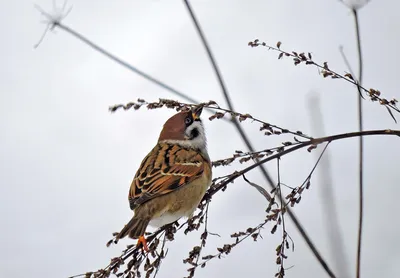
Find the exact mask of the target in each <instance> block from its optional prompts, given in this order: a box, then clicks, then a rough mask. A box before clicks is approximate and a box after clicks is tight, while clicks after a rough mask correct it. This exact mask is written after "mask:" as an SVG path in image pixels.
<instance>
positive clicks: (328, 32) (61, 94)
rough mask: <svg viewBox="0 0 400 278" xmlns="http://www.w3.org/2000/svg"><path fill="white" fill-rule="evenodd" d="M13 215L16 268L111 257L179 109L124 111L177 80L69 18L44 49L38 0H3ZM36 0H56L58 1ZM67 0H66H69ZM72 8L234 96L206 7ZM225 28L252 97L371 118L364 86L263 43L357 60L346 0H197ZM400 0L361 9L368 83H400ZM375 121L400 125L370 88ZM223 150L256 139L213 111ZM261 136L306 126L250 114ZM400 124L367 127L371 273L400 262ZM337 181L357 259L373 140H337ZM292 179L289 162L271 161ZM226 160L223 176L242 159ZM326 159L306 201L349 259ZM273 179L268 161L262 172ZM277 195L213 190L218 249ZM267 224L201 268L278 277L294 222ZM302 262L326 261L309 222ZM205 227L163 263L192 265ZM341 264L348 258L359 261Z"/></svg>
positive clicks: (268, 113) (195, 87)
mask: <svg viewBox="0 0 400 278" xmlns="http://www.w3.org/2000/svg"><path fill="white" fill-rule="evenodd" d="M0 3H1V6H0V15H1V16H0V21H1V24H0V30H1V36H2V43H1V44H0V50H1V51H0V53H1V60H2V63H1V67H0V69H1V75H0V76H1V82H0V86H1V88H0V92H1V94H0V97H1V99H0V113H1V114H0V129H1V133H0V140H1V141H0V143H1V144H0V154H1V155H0V184H1V186H0V196H1V197H0V198H1V202H0V217H1V223H2V226H1V237H0V246H1V253H0V254H1V258H0V261H1V263H0V276H1V277H67V276H70V275H74V274H78V273H82V272H86V271H90V270H97V269H99V268H102V267H105V266H106V265H107V264H108V262H109V259H110V258H111V257H115V256H117V255H119V254H120V250H121V249H122V248H123V247H124V246H125V245H126V244H129V243H131V241H129V240H124V241H122V242H120V244H118V245H117V246H112V247H110V248H106V247H105V243H106V242H107V241H108V240H109V239H110V236H111V233H112V232H115V231H118V230H119V229H120V228H121V227H122V226H123V225H124V224H125V223H126V221H128V219H129V218H130V216H131V211H130V210H129V207H128V202H127V193H128V188H129V185H130V182H131V179H132V177H133V175H134V173H135V171H136V169H137V167H138V166H139V163H140V161H141V159H142V158H143V157H144V156H145V155H146V154H147V152H148V151H149V150H150V149H151V148H152V147H153V145H154V144H155V142H156V138H157V136H158V133H159V132H160V129H161V125H162V124H163V122H164V121H165V120H166V119H167V118H168V117H169V116H171V115H172V114H173V111H171V110H166V109H163V110H157V111H146V110H145V109H143V110H141V111H138V112H133V111H130V112H119V113H116V114H113V115H111V114H110V113H109V112H108V107H109V106H110V105H112V104H115V103H124V102H128V101H131V100H135V99H137V98H138V97H142V98H145V99H146V100H157V99H158V98H159V97H163V98H173V99H176V97H175V96H173V95H171V94H170V93H168V92H166V91H164V90H162V89H160V88H159V87H156V86H155V85H153V84H151V83H149V82H148V81H146V80H144V79H142V78H141V77H139V76H136V75H135V74H132V73H131V72H129V71H127V70H126V69H124V68H122V67H120V66H119V65H117V64H115V63H114V62H112V61H110V60H109V59H107V58H105V57H104V56H102V55H100V54H99V53H97V52H95V51H93V50H92V49H90V48H89V47H87V46H86V45H84V44H82V43H81V42H80V41H78V40H76V39H75V38H73V37H71V36H70V35H69V34H67V33H65V32H63V31H61V30H56V31H55V33H56V34H53V33H49V34H48V35H47V36H46V38H45V40H44V41H43V43H42V44H41V45H40V47H39V48H38V49H33V45H34V44H35V43H36V42H37V41H38V39H39V38H40V36H41V34H42V32H43V30H44V27H45V26H44V25H42V24H40V23H39V21H40V20H41V19H42V18H41V16H40V15H39V13H38V12H37V11H36V10H35V9H34V8H33V3H32V2H31V1H1V2H0ZM35 3H37V4H39V5H41V6H42V7H43V8H45V9H46V10H51V6H52V4H51V1H48V0H46V1H45V0H43V1H36V2H35ZM61 4H62V3H60V4H59V5H61ZM69 4H72V5H73V10H72V12H71V13H70V15H69V16H68V17H67V18H66V19H65V21H64V23H65V24H66V25H68V26H70V27H72V28H74V29H75V30H77V31H79V32H81V33H82V34H84V35H86V36H88V37H89V38H90V39H91V40H93V41H94V42H96V43H98V44H99V45H101V46H102V47H104V48H106V49H107V50H109V51H111V52H112V53H115V54H116V55H117V56H119V57H121V58H123V59H124V60H125V61H127V62H129V63H131V64H133V65H135V66H137V67H138V68H140V69H141V70H143V71H145V72H148V73H150V74H151V75H153V76H154V77H156V78H159V79H161V80H163V81H165V82H167V83H168V84H171V85H172V86H173V87H175V88H177V89H179V90H181V91H183V92H185V93H187V94H190V95H191V96H193V97H195V98H196V99H199V100H201V101H207V100H210V99H213V100H215V101H217V102H218V103H220V104H221V105H224V100H223V98H222V95H221V93H220V90H219V86H218V83H217V82H216V79H215V76H214V74H213V72H212V69H211V67H210V64H209V61H208V59H207V57H206V55H205V51H204V49H203V47H202V45H201V43H200V41H199V38H198V37H197V34H196V32H195V30H194V27H193V25H192V23H191V21H190V18H189V16H188V14H187V12H186V10H185V8H184V6H183V4H182V3H181V2H180V1H144V0H140V1H112V2H111V1H70V3H69ZM192 6H193V9H194V10H195V12H196V14H197V16H198V19H199V21H200V22H201V24H202V26H203V28H204V31H205V33H206V36H207V38H208V40H209V42H210V44H211V47H212V49H213V51H214V54H215V56H216V58H217V61H218V63H219V66H220V68H221V70H222V72H223V75H224V78H225V81H226V83H227V86H228V89H229V91H230V93H231V95H232V98H233V100H234V104H235V107H236V110H238V111H240V112H244V113H246V112H250V113H252V114H253V115H254V116H256V117H259V118H262V119H264V120H266V121H268V122H271V123H274V124H277V125H280V126H283V127H287V128H290V129H294V130H302V131H303V132H306V133H307V132H308V133H311V130H312V122H313V120H312V118H311V116H310V109H309V106H308V99H309V97H310V96H311V95H319V97H320V102H321V109H322V111H323V122H324V126H325V131H326V134H335V133H342V132H349V131H353V130H356V128H357V122H356V92H355V88H354V87H353V86H351V85H350V84H347V83H346V82H343V81H341V80H329V79H326V80H324V79H323V78H322V77H321V76H320V75H319V74H318V71H317V69H316V68H313V67H306V66H297V67H294V66H293V64H292V62H291V60H289V59H284V60H283V61H279V60H277V55H278V54H277V53H275V52H272V51H267V50H266V49H262V48H256V49H252V48H250V47H248V46H247V43H248V42H249V41H250V40H253V39H255V38H259V39H260V40H263V41H266V42H267V43H269V44H272V45H274V44H275V43H276V42H277V41H279V40H280V41H282V42H283V45H282V48H284V49H286V50H288V51H290V50H296V51H298V52H301V51H306V52H312V53H313V57H314V59H315V60H316V61H320V62H324V61H329V65H330V67H331V68H333V69H336V70H337V71H339V72H343V71H345V70H346V66H345V64H344V62H343V59H342V58H341V56H340V53H339V50H338V47H339V45H343V46H344V48H345V52H346V54H347V56H348V58H349V60H350V62H351V63H352V65H354V68H356V66H355V65H356V61H357V60H356V52H355V49H356V48H355V39H354V38H355V37H354V28H353V17H352V16H351V13H350V12H349V10H348V9H346V8H345V7H344V6H343V5H342V4H340V3H339V2H338V1H334V0H330V1H320V0H304V1H288V0H283V1H272V0H269V1H246V2H245V1H210V0H208V1H206V0H201V1H200V0H199V1H192ZM398 9H399V5H398V4H397V2H396V1H389V0H386V1H384V0H382V1H372V2H370V3H369V4H368V5H367V6H366V7H364V8H363V9H362V10H361V11H360V20H361V21H360V22H361V33H362V43H363V50H364V63H365V71H364V72H365V75H364V84H365V86H366V87H367V88H369V87H374V88H378V89H380V90H381V91H382V92H383V94H384V95H385V96H386V97H388V98H391V97H396V96H397V98H399V93H398V91H397V87H398V64H399V58H398V49H399V48H400V40H399V36H398V34H399V33H398V30H399V26H400V18H399V17H398ZM363 105H364V111H365V121H364V122H365V129H383V128H391V129H399V127H398V125H396V124H395V123H394V122H393V121H392V119H391V118H390V116H389V115H388V113H387V112H386V110H385V109H384V108H383V107H380V106H379V105H378V104H376V103H371V102H370V101H364V102H363ZM205 125H206V129H207V135H208V140H209V153H210V156H211V157H212V159H221V158H224V157H227V156H229V155H231V154H232V153H233V152H234V150H236V149H243V150H244V149H245V148H244V145H243V143H242V141H241V139H240V138H239V137H238V136H237V134H236V131H235V130H234V128H233V126H231V125H227V124H226V123H225V122H223V121H213V122H208V121H206V122H205ZM243 126H244V127H245V129H246V130H247V131H248V132H249V134H250V136H251V138H252V140H253V142H254V144H255V145H256V146H257V148H258V149H262V148H267V147H272V146H275V145H278V144H280V142H282V141H286V140H289V139H291V138H292V137H291V136H288V137H286V138H284V137H282V136H279V137H264V136H262V134H261V133H260V132H258V126H257V125H253V124H251V123H250V122H246V123H244V124H243ZM398 144H399V139H398V138H395V137H368V138H366V139H365V148H366V155H365V159H366V165H365V202H366V209H365V222H364V228H365V229H364V244H363V249H362V251H363V256H362V274H363V277H378V276H380V277H398V276H400V267H399V266H398V262H399V260H400V251H399V250H400V249H399V247H400V244H399V242H398V234H399V221H398V215H397V212H396V210H397V202H398V193H399V189H398V185H399V178H400V174H399V171H398V170H399V166H398V165H399V164H398V157H399V155H400V148H399V147H398V146H399V145H398ZM317 154H318V152H315V153H314V154H308V153H307V152H306V151H301V152H298V153H294V154H291V155H289V156H286V157H285V158H284V159H283V160H282V164H281V165H282V170H281V172H282V182H284V183H286V184H288V185H291V186H296V185H299V184H300V183H301V182H302V181H303V179H304V178H305V177H306V176H307V174H308V172H309V170H310V169H311V167H312V166H313V164H314V162H315V159H316V155H317ZM329 155H330V158H331V164H332V169H331V171H332V176H333V188H334V196H335V201H336V203H337V205H338V208H337V209H338V215H339V219H340V227H336V229H339V230H341V231H342V232H343V234H344V244H345V250H344V251H345V254H346V260H347V262H348V266H349V271H350V273H351V274H352V275H353V274H354V268H355V267H354V265H355V264H354V262H355V255H356V237H357V234H356V229H357V213H358V210H357V206H358V203H357V192H358V189H357V188H358V185H357V140H356V139H348V140H344V141H341V142H336V143H334V144H332V145H331V146H330V148H329ZM267 166H268V169H269V170H270V172H271V173H272V174H273V175H274V178H275V179H276V165H275V163H274V162H272V163H270V164H268V165H267ZM242 167H245V165H238V164H233V165H232V166H229V167H226V168H217V169H215V171H214V176H219V175H222V174H225V173H229V172H232V171H234V170H235V169H240V168H242ZM318 173H320V172H319V171H318V170H317V172H316V175H315V176H314V178H313V180H312V186H311V190H309V191H307V192H305V193H304V196H303V198H302V202H301V203H300V204H299V205H298V206H296V208H295V212H296V214H297V215H298V217H299V219H300V220H301V221H302V223H303V225H304V226H305V227H306V229H307V231H308V233H309V234H310V236H311V237H312V239H313V240H314V241H315V243H316V244H317V246H318V247H319V250H320V251H321V252H322V254H323V255H324V257H325V258H326V259H327V260H328V262H330V264H331V266H332V267H333V266H334V262H333V261H334V260H333V256H332V253H331V251H332V248H331V246H330V244H329V242H330V241H329V236H328V232H327V226H326V225H325V223H326V220H327V219H325V217H324V213H323V211H321V209H322V208H323V207H322V204H323V203H324V202H325V200H324V199H323V198H322V197H321V190H322V188H323V186H324V185H323V184H322V183H321V182H320V179H318ZM247 177H248V178H250V179H251V180H252V181H254V182H257V183H259V184H261V185H264V181H263V179H262V177H261V176H260V174H259V171H253V172H252V173H251V174H249V175H248V176H247ZM265 207H266V203H265V200H264V199H263V198H262V196H261V195H259V194H258V193H257V192H256V190H254V189H253V188H250V187H249V186H248V185H247V184H245V183H244V182H243V181H242V180H241V179H238V180H237V181H236V182H235V183H234V184H230V185H229V188H228V190H227V191H226V192H225V193H222V194H218V195H216V196H215V198H214V199H213V202H212V204H211V206H210V217H209V229H210V231H212V232H216V233H219V234H221V235H222V238H221V239H219V238H213V237H212V238H210V240H209V242H208V245H207V248H206V251H205V253H204V254H208V253H214V252H215V251H216V250H215V247H216V245H218V246H220V245H222V244H224V243H227V242H231V239H230V238H229V235H230V234H231V233H233V232H235V231H239V230H244V229H246V228H247V227H249V226H254V225H256V224H257V223H259V222H261V221H262V219H263V218H264V216H265V212H264V210H265ZM328 221H329V219H328ZM270 228H271V226H267V229H265V231H264V232H263V234H262V235H263V237H264V239H263V240H259V241H258V242H257V243H254V242H252V240H248V241H246V242H243V244H241V245H239V246H238V247H237V248H235V249H234V250H233V252H232V253H231V254H230V255H229V256H227V257H226V258H224V259H221V260H219V261H216V260H215V261H212V262H210V263H209V265H208V266H207V267H206V268H205V269H199V271H198V272H197V277H220V276H222V277H273V274H274V273H275V272H276V270H277V267H276V265H275V251H274V250H275V247H276V246H277V245H278V244H279V242H280V233H276V234H275V235H271V234H270V233H269V229H270ZM288 231H289V233H290V235H291V237H292V238H293V239H294V241H295V252H294V253H289V259H288V260H287V261H286V266H287V267H289V266H294V267H293V268H291V269H290V270H287V277H310V276H312V277H325V273H324V271H323V270H322V268H321V267H320V266H319V265H318V264H317V263H316V260H315V259H314V257H313V255H312V254H311V252H310V251H309V250H308V248H307V247H306V246H305V244H304V242H303V241H302V239H301V237H300V236H299V234H298V233H297V232H296V230H295V228H294V227H293V226H292V225H291V224H289V225H288ZM199 236H200V233H197V234H196V233H193V234H191V235H189V236H182V235H178V236H177V240H175V241H174V242H173V243H171V244H168V248H169V256H168V258H167V260H166V261H165V262H164V263H163V265H162V268H161V271H160V273H159V277H182V276H184V275H186V274H187V273H186V269H187V268H188V267H189V266H187V265H182V259H184V258H185V257H186V256H187V253H188V252H189V251H190V250H191V247H192V246H194V245H197V244H198V242H199ZM336 272H337V273H338V274H339V273H345V271H344V270H343V269H340V270H338V269H336Z"/></svg>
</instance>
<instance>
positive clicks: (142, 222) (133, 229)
mask: <svg viewBox="0 0 400 278" xmlns="http://www.w3.org/2000/svg"><path fill="white" fill-rule="evenodd" d="M149 222H150V219H149V218H136V217H135V216H134V217H132V219H131V221H129V223H128V224H126V225H125V227H124V228H123V229H122V230H121V232H119V234H118V235H117V237H116V240H117V241H118V240H119V239H121V238H124V237H126V236H127V235H129V237H130V238H134V239H136V238H139V237H140V236H142V235H144V232H145V231H146V228H147V225H149Z"/></svg>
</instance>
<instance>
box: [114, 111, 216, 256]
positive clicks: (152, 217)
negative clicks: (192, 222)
mask: <svg viewBox="0 0 400 278" xmlns="http://www.w3.org/2000/svg"><path fill="white" fill-rule="evenodd" d="M202 109H203V107H202V106H198V107H196V108H193V109H191V110H189V111H184V112H180V113H177V114H175V115H174V116H172V117H171V118H169V119H168V120H167V121H166V122H165V124H164V126H163V129H162V131H161V133H160V136H159V138H158V142H157V145H156V146H155V147H154V148H153V149H152V150H151V151H150V153H149V154H148V155H147V156H146V157H145V158H144V159H143V161H142V163H141V164H140V167H139V169H138V170H137V172H136V174H135V177H134V178H133V181H132V183H131V187H130V190H129V194H128V200H129V205H130V208H131V210H133V212H134V215H133V217H132V219H131V220H130V221H129V222H128V224H126V225H125V226H124V228H123V229H122V230H121V232H119V234H117V236H116V242H118V240H119V239H121V238H124V237H126V236H127V235H128V236H129V237H130V238H133V239H138V243H137V244H138V246H139V245H142V246H143V248H144V250H145V251H148V247H147V243H146V239H145V238H144V233H145V231H146V228H147V226H148V225H150V226H153V227H156V228H159V227H162V226H164V225H166V224H169V223H172V222H175V221H176V220H178V219H180V218H181V217H188V218H191V217H192V216H193V213H194V211H195V210H196V208H197V206H198V205H199V203H200V201H201V200H202V198H203V196H204V194H205V193H206V190H207V189H208V187H209V186H210V185H211V178H212V171H211V161H210V158H209V155H208V152H207V142H206V136H205V133H204V127H203V123H202V121H201V119H200V115H201V112H202Z"/></svg>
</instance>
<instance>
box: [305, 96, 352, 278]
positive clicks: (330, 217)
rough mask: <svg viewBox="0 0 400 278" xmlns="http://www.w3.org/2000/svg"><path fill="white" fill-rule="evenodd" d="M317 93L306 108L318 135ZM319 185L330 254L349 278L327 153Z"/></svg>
mask: <svg viewBox="0 0 400 278" xmlns="http://www.w3.org/2000/svg"><path fill="white" fill-rule="evenodd" d="M319 100H320V98H319V96H318V95H315V96H311V97H310V98H309V99H308V110H309V111H310V119H311V126H312V129H313V131H312V133H313V134H315V135H318V136H322V135H324V134H325V129H324V124H323V114H322V112H321V111H322V109H321V105H320V102H319ZM319 169H320V175H319V185H320V190H321V191H320V192H321V206H322V209H323V210H324V211H323V212H322V214H323V215H324V217H323V219H324V221H325V226H326V232H327V234H328V238H329V240H328V242H329V245H330V248H329V250H330V252H331V256H332V258H333V261H334V267H335V271H337V275H338V277H340V278H349V277H350V275H349V267H348V263H347V259H346V253H345V252H344V251H345V246H344V241H343V236H342V232H341V228H340V223H339V218H338V215H337V211H336V203H335V196H334V193H333V180H332V175H331V163H330V156H329V153H326V154H325V158H324V159H323V160H322V161H321V162H320V167H319Z"/></svg>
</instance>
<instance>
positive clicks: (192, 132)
mask: <svg viewBox="0 0 400 278" xmlns="http://www.w3.org/2000/svg"><path fill="white" fill-rule="evenodd" d="M199 134H200V133H199V130H198V129H197V128H193V130H192V131H191V132H190V137H191V138H192V139H193V138H196V137H197V136H199Z"/></svg>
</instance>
